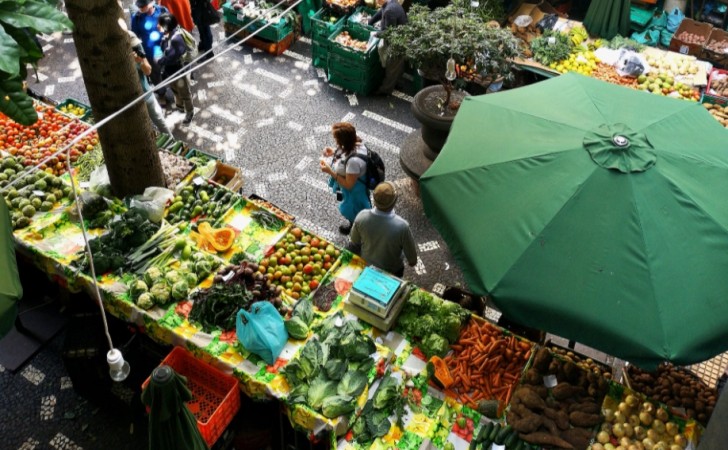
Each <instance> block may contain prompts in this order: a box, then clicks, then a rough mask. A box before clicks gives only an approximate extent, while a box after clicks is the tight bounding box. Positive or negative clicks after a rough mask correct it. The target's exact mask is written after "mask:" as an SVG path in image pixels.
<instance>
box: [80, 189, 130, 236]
mask: <svg viewBox="0 0 728 450" xmlns="http://www.w3.org/2000/svg"><path fill="white" fill-rule="evenodd" d="M79 200H80V201H81V205H82V206H81V213H82V214H83V219H84V220H85V221H86V227H87V228H105V227H106V226H107V225H108V224H109V222H111V220H112V219H113V218H114V217H116V215H117V214H122V213H123V212H124V211H126V207H125V206H124V203H123V202H122V201H121V200H119V199H117V198H114V199H111V200H109V199H106V198H104V197H102V196H101V195H99V194H96V193H94V192H88V191H86V192H82V193H81V196H80V197H79V198H78V199H77V201H79Z"/></svg>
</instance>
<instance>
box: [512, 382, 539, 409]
mask: <svg viewBox="0 0 728 450" xmlns="http://www.w3.org/2000/svg"><path fill="white" fill-rule="evenodd" d="M513 397H517V398H518V399H519V400H520V401H521V403H523V405H524V406H526V408H528V409H530V410H531V411H541V410H542V409H544V408H545V407H546V402H544V400H543V399H542V398H541V397H539V395H538V394H537V393H536V392H534V391H533V390H532V389H531V388H530V386H526V385H523V386H521V387H519V388H518V389H516V392H515V393H514V394H513Z"/></svg>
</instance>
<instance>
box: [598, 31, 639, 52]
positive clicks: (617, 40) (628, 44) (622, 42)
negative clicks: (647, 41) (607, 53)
mask: <svg viewBox="0 0 728 450" xmlns="http://www.w3.org/2000/svg"><path fill="white" fill-rule="evenodd" d="M607 47H609V48H611V49H615V50H618V49H620V48H626V49H629V50H634V51H635V52H641V51H642V50H644V48H645V46H644V44H640V43H639V42H637V41H635V40H634V39H629V38H626V37H623V36H622V35H619V34H618V35H616V36H614V37H613V38H612V39H611V40H610V41H609V43H608V44H607Z"/></svg>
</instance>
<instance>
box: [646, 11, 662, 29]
mask: <svg viewBox="0 0 728 450" xmlns="http://www.w3.org/2000/svg"><path fill="white" fill-rule="evenodd" d="M666 27H667V13H665V11H662V14H660V15H659V16H652V19H650V23H649V24H647V29H648V30H654V29H657V30H660V29H663V28H666Z"/></svg>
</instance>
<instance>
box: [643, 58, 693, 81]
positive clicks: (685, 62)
mask: <svg viewBox="0 0 728 450" xmlns="http://www.w3.org/2000/svg"><path fill="white" fill-rule="evenodd" d="M646 60H647V64H649V65H650V68H651V70H652V71H655V72H657V73H664V74H665V76H667V77H672V78H676V77H679V76H685V75H695V74H696V73H698V72H699V71H700V68H699V67H698V61H697V60H696V59H695V58H692V57H690V56H685V55H680V54H678V53H665V52H661V53H649V54H648V55H647V57H646Z"/></svg>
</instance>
